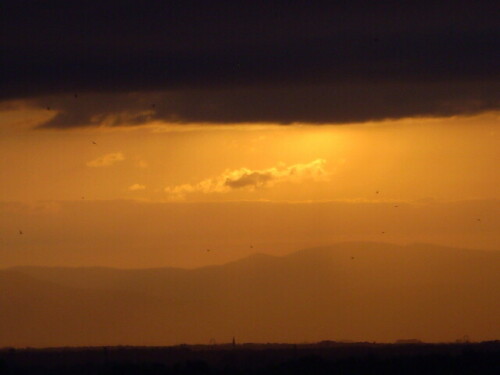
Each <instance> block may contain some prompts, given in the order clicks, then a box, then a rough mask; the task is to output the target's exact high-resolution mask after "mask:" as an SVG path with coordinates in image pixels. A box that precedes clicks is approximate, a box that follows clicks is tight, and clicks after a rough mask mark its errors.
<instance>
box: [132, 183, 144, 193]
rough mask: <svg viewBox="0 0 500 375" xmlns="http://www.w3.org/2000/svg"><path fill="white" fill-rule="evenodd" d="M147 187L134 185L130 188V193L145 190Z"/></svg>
mask: <svg viewBox="0 0 500 375" xmlns="http://www.w3.org/2000/svg"><path fill="white" fill-rule="evenodd" d="M145 189H146V185H141V184H133V185H130V186H129V187H128V190H130V191H139V190H145Z"/></svg>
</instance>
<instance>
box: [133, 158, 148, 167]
mask: <svg viewBox="0 0 500 375" xmlns="http://www.w3.org/2000/svg"><path fill="white" fill-rule="evenodd" d="M134 165H135V166H136V167H137V168H148V167H149V164H148V162H147V161H144V160H142V159H138V160H136V161H135V163H134Z"/></svg>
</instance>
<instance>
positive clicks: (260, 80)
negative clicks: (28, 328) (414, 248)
mask: <svg viewBox="0 0 500 375" xmlns="http://www.w3.org/2000/svg"><path fill="white" fill-rule="evenodd" d="M2 8H3V10H2V17H3V18H2V33H1V39H0V40H1V46H2V47H1V48H2V54H1V56H0V59H1V64H2V69H1V73H0V180H1V184H0V268H4V267H10V266H20V265H38V266H107V267H118V268H151V267H167V266H173V267H184V268H195V267H201V266H206V265H213V264H223V263H227V262H229V261H234V260H236V259H240V258H242V257H245V256H247V255H250V254H252V253H255V252H261V253H265V254H270V255H284V254H289V253H291V252H293V251H296V250H300V249H303V248H306V247H311V246H323V245H329V244H333V243H337V242H349V241H372V242H387V243H396V244H408V243H432V244H439V245H446V246H451V247H459V248H471V249H486V250H500V233H499V231H498V228H499V227H500V218H499V212H500V190H499V189H498V186H500V175H499V173H498V165H500V152H499V149H500V133H499V120H500V105H499V103H500V97H499V93H500V80H499V72H500V71H499V65H498V51H499V50H500V45H499V40H500V39H499V33H500V31H499V28H498V21H497V17H496V15H497V14H498V6H496V5H495V4H494V2H492V1H465V0H464V1H441V2H435V1H418V2H391V1H387V2H373V1H361V0H360V1H349V2H328V3H325V2H303V1H291V0H288V1H249V2H233V1H228V2H224V1H220V2H219V1H215V2H204V3H200V2H194V1H188V0H186V1H182V2H176V1H162V2H157V1H131V0H126V1H123V0H122V1H106V2H97V1H96V2H93V1H89V2H68V1H49V2H38V1H30V0H26V1H24V0H17V1H14V0H12V1H11V0H8V1H5V4H4V5H3V6H2ZM208 250H210V251H208Z"/></svg>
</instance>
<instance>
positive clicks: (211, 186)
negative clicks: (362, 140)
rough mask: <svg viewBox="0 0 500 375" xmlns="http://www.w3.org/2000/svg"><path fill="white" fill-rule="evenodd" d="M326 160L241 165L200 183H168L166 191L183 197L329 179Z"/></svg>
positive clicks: (174, 195) (173, 195)
mask: <svg viewBox="0 0 500 375" xmlns="http://www.w3.org/2000/svg"><path fill="white" fill-rule="evenodd" d="M325 163H326V160H324V159H316V160H314V161H312V162H310V163H299V164H293V165H290V166H286V165H284V164H278V165H277V166H276V167H272V168H267V169H260V170H252V169H248V168H240V169H235V170H226V171H225V172H224V173H223V174H221V175H220V176H216V177H213V178H207V179H205V180H203V181H200V182H198V183H197V184H182V185H177V186H168V187H166V188H165V192H166V193H168V194H170V195H171V196H172V197H177V198H183V197H184V196H185V194H188V193H195V192H200V193H205V194H209V193H225V192H228V191H231V190H236V189H246V190H250V191H252V190H256V189H259V188H264V187H271V186H274V185H275V184H277V183H280V182H296V183H299V182H302V181H304V180H314V181H320V180H326V179H327V178H328V173H327V172H326V171H325V169H324V166H325Z"/></svg>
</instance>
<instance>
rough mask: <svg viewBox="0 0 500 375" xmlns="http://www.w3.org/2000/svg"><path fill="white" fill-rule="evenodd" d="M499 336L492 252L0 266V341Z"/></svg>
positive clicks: (356, 252) (426, 250)
mask: <svg viewBox="0 0 500 375" xmlns="http://www.w3.org/2000/svg"><path fill="white" fill-rule="evenodd" d="M464 335H468V336H469V337H470V338H471V339H472V340H492V339H498V338H500V252H493V251H480V250H463V249H454V248H445V247H438V246H433V245H425V244H418V245H411V246H396V245H389V244H379V243H341V244H337V245H334V246H331V247H323V248H314V249H306V250H302V251H298V252H296V253H293V254H290V255H288V256H285V257H273V256H268V255H262V254H255V255H252V256H250V257H248V258H244V259H242V260H239V261H236V262H232V263H228V264H225V265H222V266H211V267H204V268H199V269H194V270H184V269H176V268H157V269H137V270H121V269H110V268H52V267H15V268H10V269H6V270H0V347H2V346H35V347H39V346H65V345H70V346H90V345H166V344H179V343H184V342H186V343H208V342H209V341H210V340H212V339H214V340H215V341H216V342H228V341H230V340H231V338H232V337H233V336H235V337H236V338H237V340H241V341H246V342H303V341H320V340H359V341H395V340H397V339H405V338H415V339H419V340H422V341H453V340H455V339H457V338H461V337H463V336H464Z"/></svg>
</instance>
